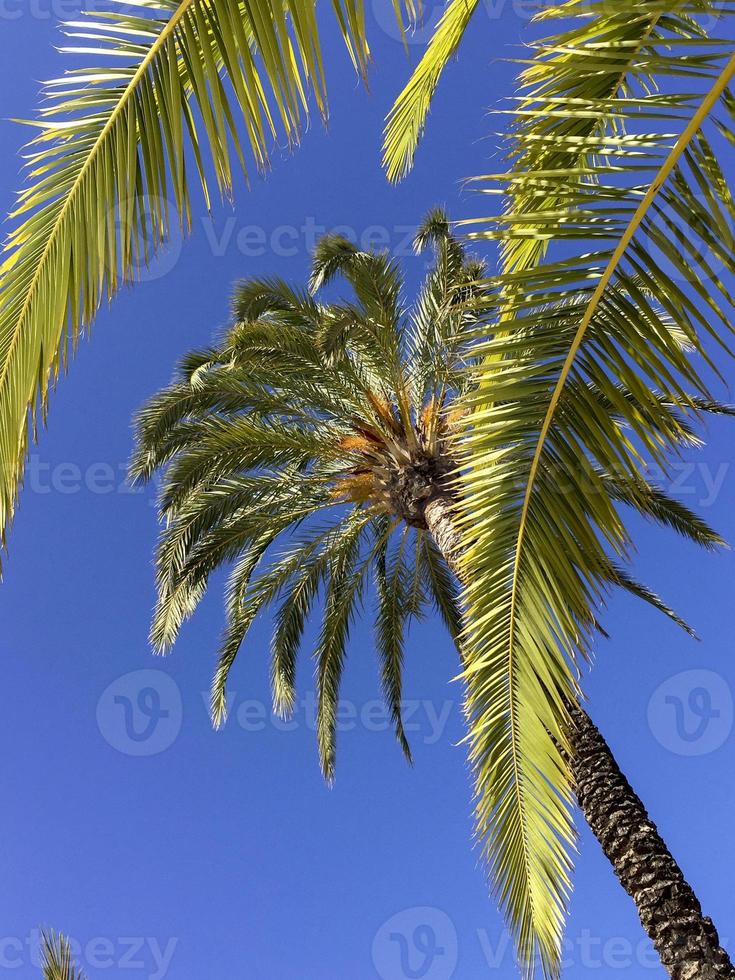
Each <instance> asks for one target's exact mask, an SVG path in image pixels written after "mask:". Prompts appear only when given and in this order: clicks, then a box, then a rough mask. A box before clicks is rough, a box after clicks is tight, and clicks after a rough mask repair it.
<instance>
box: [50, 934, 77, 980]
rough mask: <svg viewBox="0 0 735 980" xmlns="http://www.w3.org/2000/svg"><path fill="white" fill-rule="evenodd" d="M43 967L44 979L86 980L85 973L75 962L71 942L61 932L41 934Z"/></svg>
mask: <svg viewBox="0 0 735 980" xmlns="http://www.w3.org/2000/svg"><path fill="white" fill-rule="evenodd" d="M41 969H42V970H43V980H84V973H83V972H82V971H81V970H79V969H78V968H77V966H76V965H75V963H74V960H73V957H72V953H71V944H70V942H69V940H68V939H67V938H66V936H63V935H62V934H61V933H59V935H58V936H57V935H56V933H54V932H45V931H44V932H43V933H42V934H41Z"/></svg>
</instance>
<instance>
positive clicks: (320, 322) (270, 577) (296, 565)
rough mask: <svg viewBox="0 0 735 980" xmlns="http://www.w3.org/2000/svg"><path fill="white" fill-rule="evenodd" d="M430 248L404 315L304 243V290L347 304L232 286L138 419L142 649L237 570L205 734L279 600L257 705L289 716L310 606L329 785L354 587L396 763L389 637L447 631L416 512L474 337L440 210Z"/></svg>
mask: <svg viewBox="0 0 735 980" xmlns="http://www.w3.org/2000/svg"><path fill="white" fill-rule="evenodd" d="M429 245H432V246H433V247H434V252H435V258H434V262H433V266H432V268H431V270H430V272H429V273H428V276H427V277H426V280H425V282H424V284H423V288H422V289H421V293H420V296H419V298H418V301H417V303H416V305H415V306H414V308H413V309H412V310H411V311H410V313H405V312H404V310H403V308H402V305H401V304H402V288H403V280H402V277H401V274H400V271H399V268H398V266H397V264H396V263H395V262H394V261H391V260H390V259H389V258H388V257H387V256H386V255H376V254H371V253H365V252H360V251H358V250H357V249H355V248H354V247H353V246H352V245H351V244H350V243H349V242H348V241H346V240H345V239H344V238H341V237H338V236H328V237H326V238H324V239H322V241H321V242H320V243H319V245H318V247H317V250H316V254H315V257H314V264H313V272H312V277H311V282H310V286H311V290H312V293H313V292H314V291H316V289H318V288H319V287H322V286H325V285H326V284H327V283H328V282H329V281H330V280H332V279H333V278H334V277H335V276H336V275H337V274H340V275H341V276H343V277H344V279H345V280H346V281H347V283H348V284H349V285H350V286H351V287H352V291H353V293H354V299H353V300H351V301H350V302H332V303H329V304H324V303H321V302H319V301H318V300H317V299H315V298H314V297H313V295H311V294H310V293H308V292H305V291H303V292H299V291H296V290H294V289H292V288H291V287H289V286H288V285H286V284H285V283H283V282H281V281H278V280H254V281H253V280H251V281H248V282H245V283H243V284H241V285H240V286H239V287H238V289H237V292H236V295H235V301H234V319H235V325H234V326H233V327H232V329H231V330H230V331H229V333H228V334H227V336H226V337H225V339H224V342H223V344H222V345H221V346H220V347H218V348H217V349H214V350H206V351H202V352H197V353H194V354H190V355H189V356H188V357H186V358H185V359H184V361H183V362H182V364H181V365H180V368H179V377H178V380H176V381H175V382H174V384H173V385H171V387H169V388H168V389H166V390H165V391H163V392H162V393H160V394H159V395H158V396H157V397H155V398H154V399H153V400H152V401H151V402H150V404H149V405H148V406H147V407H146V408H145V409H144V410H143V411H142V412H141V413H140V415H139V417H138V448H137V451H136V455H135V458H134V461H133V466H132V470H133V473H134V475H135V476H136V477H138V478H143V479H147V478H149V477H150V476H151V475H152V474H153V473H154V471H155V470H157V469H159V468H161V467H163V466H164V465H166V472H165V481H164V485H163V490H162V515H163V517H164V518H165V520H166V528H165V530H164V531H163V532H162V535H161V541H160V544H159V548H158V558H157V571H158V587H159V601H158V606H157V609H156V613H155V618H154V623H153V629H152V638H153V642H154V644H155V645H156V647H157V648H159V649H165V648H167V647H168V646H169V645H170V644H171V643H172V642H173V641H174V639H175V637H176V635H177V631H178V629H179V627H180V626H181V624H182V622H183V620H184V619H185V618H186V617H187V616H188V615H189V614H190V613H191V612H192V611H193V609H194V607H195V606H196V604H197V602H198V600H199V598H200V597H201V596H202V594H203V591H204V589H205V586H206V582H207V577H208V575H209V574H210V572H211V571H212V570H213V569H214V568H215V567H217V566H218V565H220V564H221V563H222V562H226V561H228V560H231V559H235V566H234V570H233V572H232V576H231V578H230V581H229V585H228V623H227V628H226V631H225V635H224V638H223V642H222V648H221V653H220V660H219V665H218V669H217V673H216V677H215V680H214V684H213V690H212V711H213V717H214V720H215V722H216V723H221V722H222V721H223V719H224V717H225V683H226V680H227V676H228V673H229V670H230V668H231V666H232V663H233V661H234V659H235V656H236V654H237V651H238V648H239V646H240V644H241V642H242V640H243V638H244V636H245V634H246V632H247V630H248V628H249V627H250V625H251V624H252V622H253V620H254V618H255V616H256V614H257V612H258V610H259V609H261V608H262V607H264V606H265V605H267V604H268V603H271V602H274V601H276V600H278V602H279V605H278V608H277V611H276V615H275V625H274V630H273V640H272V683H273V694H274V701H275V706H276V708H277V710H279V711H280V712H288V711H289V710H290V709H291V708H292V706H293V703H294V670H295V658H296V653H297V648H298V646H299V643H300V640H301V637H302V633H303V630H304V626H305V623H306V619H307V616H308V614H309V611H310V609H311V606H312V604H313V603H314V602H315V600H316V598H317V596H318V594H319V592H320V589H324V596H325V602H324V614H323V619H322V627H321V633H320V637H319V640H318V648H317V651H316V659H317V684H318V704H319V724H318V739H319V748H320V756H321V764H322V768H323V771H324V773H325V775H326V776H327V777H328V778H331V777H332V775H333V772H334V736H335V716H336V707H337V699H338V691H339V683H340V675H341V672H342V665H343V661H344V655H345V647H346V644H347V640H348V634H349V631H350V625H351V622H352V620H353V617H354V614H355V611H356V607H357V605H358V603H359V602H360V600H361V598H362V597H363V595H364V592H365V589H366V588H367V585H368V581H369V580H370V579H372V580H373V581H374V583H375V590H376V594H377V603H376V610H377V611H376V642H377V646H378V650H379V654H380V659H381V665H382V680H383V686H384V690H385V695H386V698H387V700H388V703H389V705H390V709H391V712H392V716H393V719H394V721H395V725H396V731H397V734H398V737H399V739H400V741H401V743H402V745H403V748H404V751H405V752H406V754H407V755H408V756H409V757H410V751H409V748H408V745H407V742H406V739H405V735H404V733H403V730H402V727H401V720H400V699H401V663H402V654H403V634H404V630H405V626H406V624H407V623H408V621H409V620H410V619H411V617H413V616H420V615H421V614H422V613H423V612H424V611H425V610H426V609H427V606H428V604H430V603H433V604H434V605H435V606H436V608H437V609H438V610H439V611H440V613H441V614H442V616H443V618H444V620H445V622H446V623H447V625H448V627H449V629H450V630H451V632H452V634H453V635H454V636H457V634H458V630H459V614H458V610H457V606H456V602H455V598H454V583H453V581H452V576H451V574H450V572H449V571H448V569H447V567H446V564H445V563H444V561H443V559H442V557H441V555H440V554H439V552H438V550H437V548H436V546H435V545H434V543H433V542H432V540H431V538H430V536H429V535H428V534H426V533H425V529H426V525H425V522H424V517H423V511H424V507H425V504H426V502H427V500H428V498H429V497H430V495H431V493H432V492H433V488H434V487H436V486H437V485H438V484H440V483H442V482H443V481H445V480H446V478H447V477H448V476H449V474H450V473H451V471H452V470H453V469H454V468H455V467H456V458H455V445H454V438H453V435H454V422H455V419H454V418H453V415H452V413H451V411H447V407H448V406H449V405H450V404H451V402H452V401H453V399H454V398H456V396H457V395H458V394H459V393H460V392H461V390H462V388H463V386H464V384H465V373H464V368H465V366H466V364H467V361H468V358H469V357H470V341H469V339H468V338H469V331H468V329H467V326H468V323H469V322H470V321H471V322H475V319H476V318H475V317H474V316H473V314H472V313H471V312H470V310H469V307H468V305H467V303H466V302H465V301H466V300H467V298H468V297H469V296H471V294H472V292H473V290H476V288H477V287H476V286H475V285H474V282H475V280H476V279H477V278H478V277H479V276H480V275H481V274H482V266H481V265H480V264H479V263H478V262H477V261H475V260H474V259H472V258H471V257H468V256H467V255H466V254H465V251H464V248H463V247H462V245H461V244H460V243H459V242H458V241H457V240H455V239H454V238H453V237H452V236H451V235H450V234H449V228H448V223H447V220H446V218H445V216H444V215H443V214H442V213H441V212H439V211H435V212H432V213H431V214H430V215H429V216H428V217H427V219H426V221H425V223H424V224H423V226H422V227H421V229H420V230H419V233H418V235H417V238H416V247H417V249H423V248H425V247H427V246H429ZM271 546H275V547H271ZM256 569H257V570H258V572H259V573H260V574H258V575H257V577H256V575H255V572H256Z"/></svg>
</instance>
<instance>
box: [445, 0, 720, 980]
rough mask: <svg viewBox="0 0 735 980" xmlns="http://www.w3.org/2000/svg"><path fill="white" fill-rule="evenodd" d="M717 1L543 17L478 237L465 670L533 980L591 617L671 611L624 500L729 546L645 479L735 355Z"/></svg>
mask: <svg viewBox="0 0 735 980" xmlns="http://www.w3.org/2000/svg"><path fill="white" fill-rule="evenodd" d="M716 6H717V9H718V10H723V9H724V12H725V13H729V12H731V11H732V10H733V9H735V8H734V7H733V5H732V4H731V3H729V2H728V3H725V4H724V5H720V4H718V5H716ZM714 9H715V5H714V4H709V3H706V2H690V0H684V2H678V0H677V2H674V0H671V2H666V0H653V2H650V3H649V2H645V3H643V2H633V3H631V2H629V0H625V2H622V0H621V2H616V0H613V2H609V0H601V2H597V0H584V2H582V0H572V2H569V3H565V4H562V5H560V6H558V7H556V8H553V9H551V10H545V11H543V13H542V15H541V16H542V17H544V18H548V19H551V18H558V19H560V20H562V22H563V32H562V33H561V34H559V35H556V36H553V37H549V38H545V39H544V40H542V41H539V42H537V43H536V45H535V50H534V52H533V58H531V59H528V61H527V62H526V63H527V65H528V67H527V68H526V69H525V70H524V72H523V74H522V76H521V94H520V96H519V98H518V99H517V100H516V107H515V108H514V109H512V110H510V115H511V125H510V139H509V159H510V166H509V169H508V171H507V172H506V173H505V174H500V175H496V176H484V177H482V178H479V179H478V183H477V187H478V189H480V190H482V191H483V192H488V193H490V194H492V193H498V194H499V195H500V200H501V201H502V202H503V206H504V209H503V211H502V213H501V214H500V216H499V217H492V218H482V219H477V220H476V221H474V222H473V223H471V224H470V227H471V231H472V234H473V235H474V236H476V237H478V238H483V239H485V240H495V241H499V242H500V243H501V271H500V274H499V276H498V277H497V279H496V280H495V282H494V289H495V295H494V297H493V300H492V303H493V305H494V307H495V309H496V310H497V322H496V325H495V329H494V334H493V336H492V337H491V338H490V339H484V340H483V341H482V343H480V345H479V348H478V349H477V350H476V351H475V353H476V354H477V355H478V356H479V358H480V360H479V362H478V364H477V366H476V368H475V371H474V376H475V378H476V379H477V382H478V386H477V389H476V390H475V391H473V392H472V393H471V395H470V396H469V397H468V399H467V402H466V404H467V405H468V406H469V407H471V409H472V411H471V412H470V413H469V414H468V415H467V416H465V417H464V419H463V426H464V436H465V446H464V450H465V452H466V453H467V458H468V463H469V465H468V470H467V472H466V473H465V474H464V476H463V486H464V489H465V499H464V500H463V505H462V509H463V517H462V525H463V538H464V544H465V546H466V566H465V568H464V570H463V578H464V580H465V581H466V583H467V588H466V593H465V598H466V602H467V607H466V608H467V617H468V622H467V631H466V634H465V639H464V652H465V658H466V663H467V666H466V669H465V671H464V677H465V680H466V682H467V686H468V698H467V715H468V721H469V727H470V731H469V742H470V746H471V759H472V764H473V767H474V770H475V774H476V784H477V827H478V835H479V838H480V839H481V841H482V845H483V849H484V853H485V856H486V858H487V861H488V867H489V871H490V877H491V879H492V880H493V882H494V883H495V886H496V889H497V894H498V896H499V898H500V901H501V904H502V906H503V907H504V909H505V911H506V914H507V917H508V921H509V923H510V925H511V928H512V930H513V933H514V936H515V938H516V941H517V945H518V949H519V955H520V958H521V960H522V962H523V964H524V968H525V971H526V972H527V973H528V974H529V975H530V974H531V973H532V972H533V971H534V969H536V968H537V967H538V966H539V965H540V967H541V969H542V970H543V972H544V973H545V974H546V975H549V976H552V977H555V976H558V973H559V962H560V950H561V930H562V925H563V920H564V909H565V906H566V897H567V893H568V889H569V857H568V855H569V851H570V849H571V848H572V846H573V839H574V837H573V829H572V823H571V817H570V813H569V803H570V800H571V782H570V776H569V772H568V769H567V766H566V763H565V761H564V760H565V753H566V749H567V744H568V743H567V731H568V726H569V715H568V710H569V707H570V705H572V704H574V703H575V701H576V699H577V697H578V695H579V690H578V677H579V671H580V669H581V666H582V664H583V662H584V660H585V659H586V658H587V657H588V655H589V648H590V642H591V638H592V635H593V633H594V630H595V629H596V625H597V611H598V608H599V606H600V605H601V603H602V602H603V601H604V596H605V593H606V591H607V588H608V586H609V584H610V582H611V581H614V580H615V578H617V584H619V585H622V586H623V587H624V588H626V589H628V590H629V591H632V592H634V593H636V594H637V595H639V596H640V597H641V598H644V599H646V601H648V602H653V604H654V605H656V606H658V608H660V609H662V611H664V612H666V613H667V614H670V611H669V610H668V609H667V607H665V606H664V604H663V603H662V602H661V601H660V600H659V599H658V597H656V596H655V595H654V594H652V593H651V592H650V590H647V589H645V588H642V587H640V586H638V584H637V583H635V582H634V581H633V580H632V579H630V578H629V577H628V576H627V573H625V574H621V573H620V572H619V571H616V568H617V567H618V566H617V562H618V560H619V559H625V557H627V555H628V552H629V546H630V538H629V531H628V528H627V526H626V523H625V521H624V520H623V514H622V512H621V509H620V508H619V507H618V506H617V503H618V502H622V501H624V502H625V503H630V504H632V506H633V507H635V508H636V509H637V510H638V511H639V512H641V513H643V514H644V515H646V516H648V517H651V518H653V519H655V520H657V521H660V522H663V523H665V524H667V525H669V526H672V527H675V528H677V529H678V530H681V526H682V524H684V525H686V527H687V531H686V533H687V534H688V535H690V536H692V537H694V539H695V540H697V541H698V543H702V544H706V545H710V546H711V545H715V544H719V543H720V539H719V538H718V536H717V535H716V534H715V533H714V532H712V531H711V530H710V529H709V528H708V527H707V525H706V524H705V523H704V522H701V521H699V519H695V518H694V517H693V515H691V514H690V513H688V512H687V511H686V509H685V508H683V507H681V506H680V505H679V504H678V503H677V502H675V501H672V500H671V499H669V498H668V497H667V496H666V495H665V494H663V493H662V492H661V491H659V490H657V489H656V488H654V487H651V486H649V485H648V484H646V482H645V481H644V480H642V478H641V476H640V474H641V472H642V471H643V470H644V469H645V468H646V466H647V465H648V464H653V465H654V466H656V467H657V469H658V470H659V471H661V472H663V473H664V474H665V473H666V472H667V467H668V466H669V464H670V461H671V459H672V458H673V457H675V456H676V454H677V453H679V452H680V450H681V447H682V446H686V445H691V444H692V424H694V423H696V422H697V420H698V418H699V416H700V414H701V412H702V411H703V410H704V405H705V404H707V403H708V400H709V399H711V395H710V394H709V391H708V383H707V382H706V381H705V380H704V378H703V375H702V373H701V372H702V370H705V369H706V368H707V366H708V365H709V366H710V367H711V366H712V357H711V349H712V347H713V346H715V345H724V346H725V347H726V348H727V347H728V345H729V337H730V330H731V316H732V312H731V311H732V299H731V296H730V293H729V291H728V282H729V281H730V280H731V277H732V275H733V273H735V243H734V240H733V235H732V223H733V220H735V205H734V204H733V199H732V197H731V195H730V191H729V188H728V184H727V181H726V180H725V178H724V176H723V174H722V170H721V167H720V164H719V162H718V154H719V153H720V152H721V149H720V147H721V145H722V140H721V136H722V135H725V136H726V138H728V139H731V133H732V130H733V126H734V123H735V118H734V116H733V109H734V108H735V105H734V103H733V98H732V96H731V94H730V89H729V86H730V83H731V80H732V78H733V76H734V75H735V55H733V54H732V44H731V43H730V42H727V43H725V42H721V41H718V40H712V39H710V38H708V37H707V36H705V35H704V34H703V32H702V31H701V29H700V28H699V27H698V26H697V22H696V16H697V15H698V14H700V13H702V12H713V11H714ZM547 249H549V255H548V257H547V254H546V253H547ZM694 355H697V358H696V360H695V358H694ZM611 479H612V480H613V483H612V484H611V482H610V481H611ZM611 561H612V562H613V564H612V565H611ZM611 573H612V577H611ZM680 625H683V626H685V627H686V624H685V623H683V621H680Z"/></svg>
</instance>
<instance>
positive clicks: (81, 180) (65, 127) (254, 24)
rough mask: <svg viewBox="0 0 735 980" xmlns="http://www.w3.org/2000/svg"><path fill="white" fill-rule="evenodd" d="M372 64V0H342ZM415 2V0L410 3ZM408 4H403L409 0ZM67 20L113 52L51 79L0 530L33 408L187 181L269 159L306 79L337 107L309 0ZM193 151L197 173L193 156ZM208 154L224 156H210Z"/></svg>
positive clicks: (0, 391)
mask: <svg viewBox="0 0 735 980" xmlns="http://www.w3.org/2000/svg"><path fill="white" fill-rule="evenodd" d="M330 5H331V7H332V9H333V12H334V15H335V16H336V19H337V21H338V25H339V30H340V32H341V34H342V36H343V38H344V41H345V44H346V45H347V48H348V50H349V53H350V56H351V58H352V60H353V62H354V64H355V66H356V68H357V69H358V70H359V72H360V73H361V74H364V73H365V71H366V67H367V62H368V57H369V49H368V44H367V39H366V33H365V24H364V11H363V4H362V2H361V0H330ZM409 6H410V5H409ZM397 9H400V4H399V6H398V8H397ZM79 16H80V19H79V20H75V21H72V22H70V23H68V24H67V25H66V33H67V34H68V35H69V36H70V37H71V39H72V44H71V46H69V47H68V48H67V49H66V50H67V51H68V52H69V53H71V54H74V55H81V56H89V57H94V58H98V59H99V58H102V60H103V63H102V64H100V65H98V66H95V67H80V68H75V69H73V70H69V71H67V72H66V73H65V74H64V75H63V76H62V77H59V78H55V79H53V80H51V81H50V82H48V83H47V84H46V86H45V95H46V96H47V102H46V103H45V104H44V107H43V109H42V110H41V113H40V118H39V119H38V120H36V121H34V122H33V123H31V125H32V126H34V128H35V129H36V130H37V131H38V135H37V136H36V137H35V138H34V139H33V140H32V142H31V143H30V144H29V146H28V153H27V172H28V178H29V182H28V185H27V186H26V187H25V188H24V189H23V190H22V191H21V192H20V195H19V200H18V204H17V207H16V209H15V211H14V213H13V215H12V217H13V219H14V220H15V222H16V224H15V227H14V229H13V230H12V231H11V234H10V237H9V239H8V242H7V245H6V247H5V253H4V258H3V261H2V265H0V472H1V473H2V477H1V478H0V533H3V534H4V532H5V530H6V529H7V525H8V523H9V521H10V519H11V518H12V514H13V510H14V507H15V503H16V497H17V487H18V483H19V481H20V479H21V477H22V473H23V467H24V460H25V455H26V451H27V445H28V438H29V431H28V429H29V415H30V416H32V417H33V423H34V426H35V423H36V419H37V416H38V415H39V414H40V416H41V417H42V418H43V417H45V413H46V402H47V395H48V388H49V385H50V384H51V383H52V381H53V380H54V379H55V378H56V377H57V375H58V374H59V372H60V371H61V370H62V368H64V367H65V366H66V364H67V361H68V358H69V356H70V353H72V352H73V350H74V347H75V345H76V343H77V340H78V338H79V335H80V333H81V332H82V330H83V329H85V328H86V327H88V326H89V325H90V324H91V322H92V320H93V318H94V316H95V314H96V312H97V310H98V308H99V305H100V303H101V302H102V301H103V299H110V298H112V296H114V294H115V293H116V292H117V290H118V288H119V287H120V286H121V285H122V284H123V283H125V282H128V281H131V280H134V279H135V278H136V276H137V275H138V273H139V271H140V269H141V267H143V266H145V265H146V264H147V263H148V262H149V261H151V260H152V259H153V257H154V256H155V254H156V253H157V252H158V251H159V249H160V248H161V247H162V245H163V244H164V242H165V241H166V239H167V238H168V236H169V232H170V229H171V224H172V222H178V223H180V224H181V226H182V227H183V229H184V230H186V229H187V228H188V225H189V221H190V216H191V204H190V186H191V184H192V181H194V182H197V183H200V184H201V185H202V187H203V190H204V199H205V202H206V204H207V206H209V201H210V194H209V188H208V186H207V179H206V177H205V174H206V173H208V172H210V171H211V172H213V173H214V174H215V179H216V183H217V185H218V188H219V190H220V191H224V192H229V191H230V189H231V187H232V174H233V164H232V160H233V157H234V158H235V159H236V160H237V161H238V162H239V164H242V165H243V166H245V168H246V170H247V168H248V167H249V164H248V163H247V158H248V157H250V158H251V160H252V162H253V165H254V166H255V167H256V168H257V169H261V170H262V169H264V168H265V167H266V166H267V161H268V150H269V145H270V144H271V142H273V141H274V140H275V139H276V138H277V136H278V134H279V132H280V133H282V134H283V135H284V136H285V138H286V140H287V141H288V143H289V144H294V143H295V142H296V141H297V140H298V138H299V135H300V132H301V130H302V128H303V124H304V121H305V119H306V115H307V111H308V95H309V91H311V92H312V93H313V97H314V101H315V102H316V104H317V107H318V109H319V112H320V113H321V114H322V115H326V112H327V101H326V85H325V77H324V68H323V63H322V51H321V42H320V34H319V28H318V21H317V11H316V5H315V4H312V3H307V4H304V3H303V2H302V0H283V2H282V0H277V2H276V0H130V2H129V3H126V4H125V5H124V8H118V7H117V6H111V9H110V10H109V11H98V10H96V9H95V11H91V12H82V13H81V14H80V15H79ZM187 150H191V151H192V157H193V160H194V170H195V171H196V172H195V173H194V174H192V173H190V170H191V169H192V168H191V165H190V164H189V163H188V162H187V161H188V160H189V154H188V152H187ZM208 159H209V160H211V167H210V166H209V164H208V163H207V160H208Z"/></svg>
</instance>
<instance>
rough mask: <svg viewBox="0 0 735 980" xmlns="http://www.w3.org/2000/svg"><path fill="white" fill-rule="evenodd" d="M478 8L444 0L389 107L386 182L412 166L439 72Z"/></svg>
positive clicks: (472, 0) (476, 1)
mask: <svg viewBox="0 0 735 980" xmlns="http://www.w3.org/2000/svg"><path fill="white" fill-rule="evenodd" d="M478 6H481V4H480V0H447V5H446V8H445V10H444V13H443V14H442V16H441V18H440V20H439V23H438V24H437V26H436V28H435V30H434V34H433V35H432V38H431V41H430V42H429V46H428V47H427V49H426V51H425V53H424V55H423V57H422V59H421V61H420V62H419V64H418V65H417V66H416V69H415V70H414V72H413V74H412V75H411V78H410V79H409V81H408V84H407V85H406V87H405V88H404V89H403V91H402V92H401V93H400V95H399V96H398V98H397V99H396V101H395V103H394V105H393V107H392V108H391V110H390V113H389V115H388V118H387V120H386V123H385V136H384V139H383V166H384V167H385V171H386V173H387V175H388V179H389V180H391V181H398V180H400V179H401V178H402V177H405V175H406V174H407V173H408V172H409V171H410V169H411V167H412V166H413V160H414V156H415V154H416V147H417V146H418V143H419V140H420V138H421V135H422V133H423V131H424V127H425V126H426V117H427V115H428V114H429V108H430V106H431V100H432V98H433V97H434V93H435V92H436V88H437V86H438V84H439V80H440V78H441V75H442V72H443V71H444V69H445V68H446V66H447V63H448V62H449V60H450V59H451V58H452V57H453V55H454V54H455V52H456V50H457V48H458V47H459V44H460V42H461V40H462V38H463V36H464V32H465V30H466V29H467V27H468V25H469V22H470V20H471V19H472V15H473V14H474V13H475V11H476V10H477V8H478Z"/></svg>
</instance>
